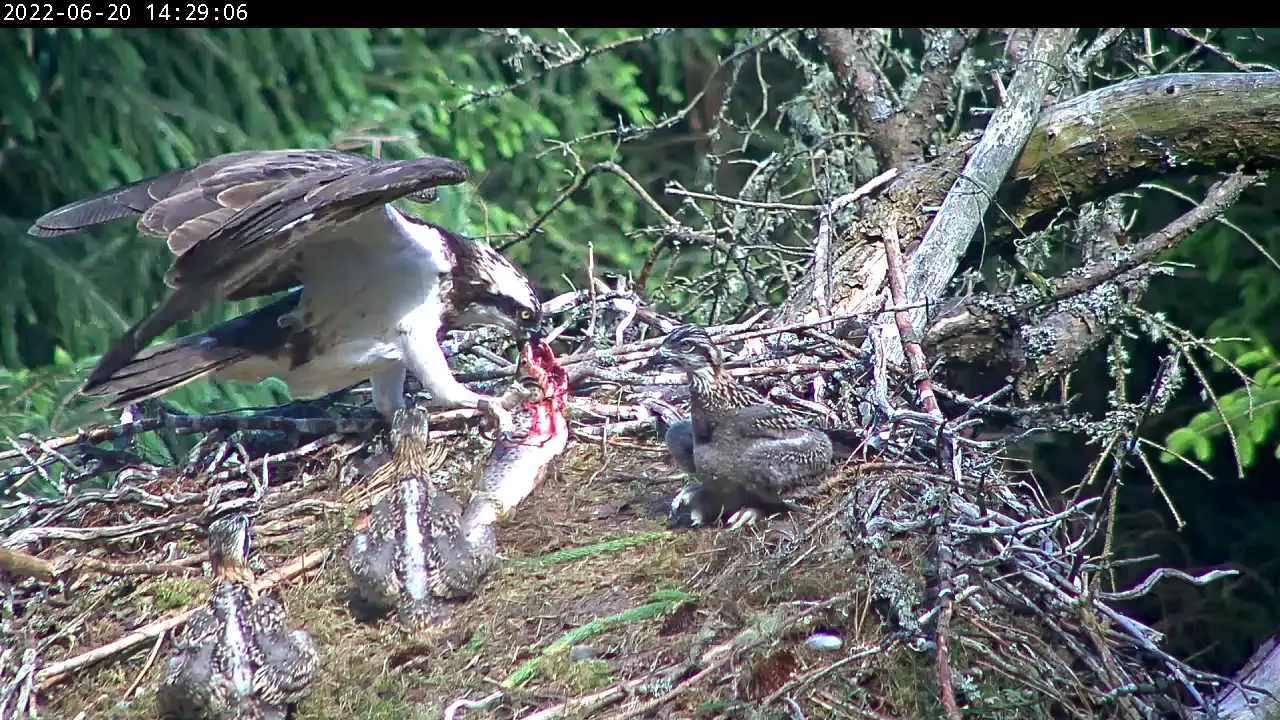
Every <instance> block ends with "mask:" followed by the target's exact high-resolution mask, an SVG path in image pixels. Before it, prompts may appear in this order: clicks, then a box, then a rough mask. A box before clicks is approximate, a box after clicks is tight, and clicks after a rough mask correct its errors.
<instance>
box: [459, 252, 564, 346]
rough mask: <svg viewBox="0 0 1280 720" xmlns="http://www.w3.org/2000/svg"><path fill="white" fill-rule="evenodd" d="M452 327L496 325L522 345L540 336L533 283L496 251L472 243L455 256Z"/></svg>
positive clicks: (539, 308)
mask: <svg viewBox="0 0 1280 720" xmlns="http://www.w3.org/2000/svg"><path fill="white" fill-rule="evenodd" d="M453 282H454V286H455V288H456V289H457V291H458V292H457V300H456V302H457V308H456V311H457V315H456V316H455V317H454V323H453V324H454V325H455V326H459V327H461V326H465V325H478V324H483V325H497V326H498V327H501V328H505V329H506V330H508V331H509V332H510V333H511V334H512V335H514V336H515V337H516V340H517V342H519V343H521V344H524V343H525V342H527V341H528V340H529V339H530V338H532V337H535V336H541V334H542V322H543V316H542V303H541V302H539V300H538V294H537V292H536V291H535V290H534V288H533V283H531V282H530V281H529V278H528V276H526V275H525V274H524V272H523V271H521V270H520V268H518V267H516V266H515V265H514V264H513V263H512V262H511V261H510V260H508V259H506V258H505V257H503V256H502V254H501V253H499V252H498V251H497V250H494V249H493V248H491V247H489V246H488V245H486V244H484V243H481V242H477V241H474V240H470V241H467V247H466V249H465V250H462V249H461V248H460V252H458V253H457V264H456V266H455V267H454V270H453Z"/></svg>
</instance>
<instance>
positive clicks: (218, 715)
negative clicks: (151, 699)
mask: <svg viewBox="0 0 1280 720" xmlns="http://www.w3.org/2000/svg"><path fill="white" fill-rule="evenodd" d="M248 555H249V519H248V518H247V517H245V516H244V515H238V514H237V515H231V516H228V517H224V518H222V519H220V520H217V521H215V522H214V523H212V524H211V525H210V527H209V562H210V564H211V565H212V566H213V572H214V580H213V585H212V588H211V590H210V594H209V600H208V601H207V602H206V603H205V605H204V607H202V608H199V609H198V610H196V611H195V613H194V614H192V616H191V618H190V619H188V620H187V623H186V625H185V627H184V628H183V630H182V631H181V632H180V633H179V634H178V635H177V636H176V637H175V639H174V647H173V652H172V654H171V655H170V657H169V659H168V661H167V663H166V665H165V668H164V673H163V676H162V678H161V681H160V687H159V689H158V691H157V703H158V705H159V711H160V717H162V718H171V719H175V720H215V719H216V720H231V719H235V720H249V719H255V720H256V719H258V718H262V719H266V718H285V717H287V716H288V713H289V710H290V706H292V705H293V704H295V703H297V702H298V700H300V699H301V698H302V697H303V696H304V695H305V694H306V691H307V689H308V687H309V685H310V684H311V682H312V681H313V680H314V679H315V676H316V673H317V671H318V669H319V666H320V654H319V652H318V651H317V650H316V647H315V645H314V644H313V643H312V641H311V636H310V635H309V634H308V633H307V631H306V630H302V629H300V628H298V629H290V628H289V627H288V625H287V624H286V617H285V610H284V607H283V606H282V605H281V604H280V602H279V601H278V600H277V599H276V598H274V597H271V596H269V595H261V596H260V595H258V594H257V592H255V591H254V589H253V585H252V582H253V573H252V571H251V570H250V569H249V566H248Z"/></svg>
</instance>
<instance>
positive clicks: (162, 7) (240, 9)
mask: <svg viewBox="0 0 1280 720" xmlns="http://www.w3.org/2000/svg"><path fill="white" fill-rule="evenodd" d="M147 15H148V17H149V19H151V20H172V21H174V22H202V21H205V20H213V21H223V22H225V21H229V20H248V19H249V6H248V3H213V4H208V3H153V4H149V5H147Z"/></svg>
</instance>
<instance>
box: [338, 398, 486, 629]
mask: <svg viewBox="0 0 1280 720" xmlns="http://www.w3.org/2000/svg"><path fill="white" fill-rule="evenodd" d="M391 441H392V459H391V460H390V461H389V462H388V463H387V464H385V465H383V466H382V467H381V468H379V469H378V470H377V471H376V473H375V477H374V478H371V480H370V481H371V482H374V483H376V482H381V481H382V480H384V479H389V480H391V482H392V483H393V485H392V489H391V491H390V492H388V493H387V494H386V495H385V496H384V497H383V498H382V499H380V500H379V501H378V503H377V504H376V505H374V508H373V511H372V512H371V513H370V518H369V526H368V527H367V528H366V529H365V530H363V531H361V532H357V533H356V534H355V536H354V538H352V541H351V544H350V546H348V548H347V568H348V570H349V571H350V573H351V578H352V581H353V583H354V585H355V590H356V593H357V594H358V595H359V596H360V597H361V599H362V600H364V601H365V602H366V603H368V604H369V605H370V606H371V607H372V608H373V609H374V610H375V611H377V612H379V613H385V612H390V611H392V610H395V612H396V616H397V619H398V621H399V622H400V624H401V625H402V626H404V627H405V628H406V629H408V630H413V629H417V628H421V627H425V626H427V625H430V624H431V623H432V622H433V621H434V620H435V619H436V618H437V617H438V612H439V610H440V609H441V607H442V602H441V601H442V600H445V599H454V598H464V597H469V596H470V595H471V594H472V593H473V592H474V591H475V588H476V586H477V585H479V583H480V580H481V579H482V578H483V577H484V575H485V574H486V573H487V572H488V570H489V568H490V567H491V566H492V563H493V561H494V559H495V557H496V556H495V554H494V551H493V548H492V547H489V545H488V544H485V543H472V542H470V540H469V539H468V538H467V537H466V535H465V533H464V530H463V527H462V514H463V508H462V506H461V505H460V504H459V503H458V501H457V500H456V499H454V498H453V497H452V496H451V495H449V493H448V492H447V491H446V488H445V485H446V483H445V478H444V477H442V467H443V465H444V459H445V453H446V450H447V447H446V446H445V445H443V444H441V443H439V442H432V441H431V440H430V439H429V437H428V425H427V412H426V410H425V409H424V408H421V407H413V408H405V409H402V410H397V411H396V413H395V416H394V419H393V421H392V429H391ZM378 475H382V476H383V477H381V478H379V477H377V476H378Z"/></svg>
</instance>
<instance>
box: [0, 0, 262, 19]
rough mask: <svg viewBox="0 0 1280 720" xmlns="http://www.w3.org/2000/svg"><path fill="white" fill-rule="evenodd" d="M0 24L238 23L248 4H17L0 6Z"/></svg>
mask: <svg viewBox="0 0 1280 720" xmlns="http://www.w3.org/2000/svg"><path fill="white" fill-rule="evenodd" d="M0 7H2V8H3V9H2V10H0V21H2V22H5V23H20V24H27V23H30V24H32V25H42V24H46V23H48V24H55V25H56V24H58V23H62V22H68V23H103V24H106V25H109V24H112V23H202V22H212V23H242V22H246V21H248V19H249V3H244V2H227V3H217V2H214V3H189V2H188V3H184V2H173V3H165V2H159V3H157V2H148V3H146V4H143V3H141V2H75V1H74V0H69V1H67V2H25V3H23V2H19V3H12V2H6V3H3V4H2V6H0Z"/></svg>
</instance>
